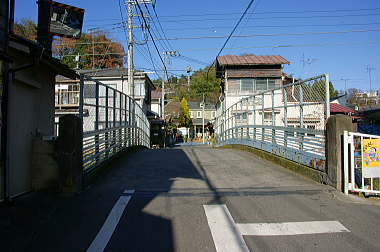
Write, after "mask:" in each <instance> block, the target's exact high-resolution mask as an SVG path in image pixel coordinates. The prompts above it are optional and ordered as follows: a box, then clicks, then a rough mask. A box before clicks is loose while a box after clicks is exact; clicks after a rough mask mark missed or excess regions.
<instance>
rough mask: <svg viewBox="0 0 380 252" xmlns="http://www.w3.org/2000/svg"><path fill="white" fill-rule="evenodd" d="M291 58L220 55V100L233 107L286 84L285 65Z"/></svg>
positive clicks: (217, 64) (221, 103)
mask: <svg viewBox="0 0 380 252" xmlns="http://www.w3.org/2000/svg"><path fill="white" fill-rule="evenodd" d="M284 64H289V61H287V60H286V59H284V58H283V57H282V56H280V55H268V56H258V55H253V54H249V55H243V56H236V55H225V56H218V57H217V58H216V77H217V78H221V95H220V101H221V102H220V103H218V104H217V106H218V107H219V106H222V107H223V108H224V109H227V108H229V107H230V106H231V105H233V104H235V103H236V102H238V101H239V100H241V99H242V98H244V97H248V96H251V95H253V94H256V93H258V92H262V91H265V90H268V89H273V88H276V87H280V86H281V85H282V76H283V72H282V65H284Z"/></svg>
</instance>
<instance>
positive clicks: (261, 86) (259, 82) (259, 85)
mask: <svg viewBox="0 0 380 252" xmlns="http://www.w3.org/2000/svg"><path fill="white" fill-rule="evenodd" d="M256 90H257V91H263V90H267V79H256Z"/></svg>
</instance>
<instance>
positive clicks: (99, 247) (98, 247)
mask: <svg viewBox="0 0 380 252" xmlns="http://www.w3.org/2000/svg"><path fill="white" fill-rule="evenodd" d="M130 191H133V192H134V190H130ZM133 192H132V193H133ZM131 197H132V196H131V195H129V196H121V197H120V198H119V199H118V201H117V202H116V204H115V205H114V206H113V208H112V210H111V212H110V213H109V215H108V217H107V219H106V221H105V222H104V224H103V226H102V228H101V229H100V230H99V232H98V234H97V235H96V237H95V239H94V240H93V241H92V243H91V245H90V247H89V248H88V249H87V252H100V251H104V249H105V247H106V246H107V244H108V242H109V240H110V239H111V237H112V234H113V232H114V231H115V229H116V226H117V224H118V223H119V221H120V218H121V216H122V215H123V213H124V210H125V208H126V207H127V205H128V202H129V200H130V199H131Z"/></svg>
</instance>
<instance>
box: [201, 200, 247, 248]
mask: <svg viewBox="0 0 380 252" xmlns="http://www.w3.org/2000/svg"><path fill="white" fill-rule="evenodd" d="M203 208H204V210H205V213H206V216H207V222H208V225H209V227H210V230H211V235H212V238H213V239H214V244H215V248H216V251H218V252H224V251H225V252H235V251H242V252H243V251H249V249H248V247H247V244H245V241H244V239H243V236H242V235H241V234H240V232H239V230H238V229H237V227H236V224H235V221H234V220H233V218H232V216H231V214H230V212H229V211H228V209H227V207H226V205H203Z"/></svg>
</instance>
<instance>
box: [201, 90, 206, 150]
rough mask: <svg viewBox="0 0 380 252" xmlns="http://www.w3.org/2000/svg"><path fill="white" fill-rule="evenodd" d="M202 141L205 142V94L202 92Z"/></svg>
mask: <svg viewBox="0 0 380 252" xmlns="http://www.w3.org/2000/svg"><path fill="white" fill-rule="evenodd" d="M201 107H202V143H205V94H204V93H203V94H202V103H201Z"/></svg>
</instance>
